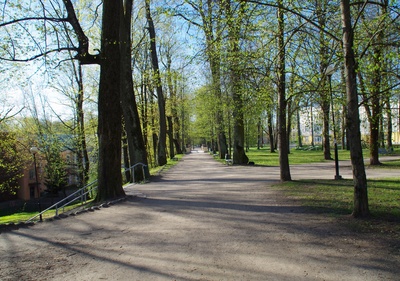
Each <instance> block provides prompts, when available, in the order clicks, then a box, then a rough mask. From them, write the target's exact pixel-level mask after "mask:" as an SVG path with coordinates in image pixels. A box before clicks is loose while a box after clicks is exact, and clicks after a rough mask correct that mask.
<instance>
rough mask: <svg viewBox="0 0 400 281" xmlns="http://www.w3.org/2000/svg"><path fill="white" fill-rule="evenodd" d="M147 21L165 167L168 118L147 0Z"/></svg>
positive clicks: (160, 152)
mask: <svg viewBox="0 0 400 281" xmlns="http://www.w3.org/2000/svg"><path fill="white" fill-rule="evenodd" d="M145 3H146V19H147V23H148V25H149V35H150V52H151V63H152V65H153V72H154V80H155V83H156V91H157V101H158V113H159V119H160V120H159V122H160V131H159V135H158V144H157V164H158V165H159V166H163V165H165V164H167V151H166V146H167V118H166V115H165V98H164V93H163V88H162V82H161V76H160V75H161V73H160V68H159V66H158V56H157V47H156V31H155V28H154V23H153V19H152V17H151V8H150V0H146V1H145Z"/></svg>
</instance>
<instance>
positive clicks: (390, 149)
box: [378, 147, 393, 154]
mask: <svg viewBox="0 0 400 281" xmlns="http://www.w3.org/2000/svg"><path fill="white" fill-rule="evenodd" d="M378 153H379V154H392V153H393V148H392V147H391V148H389V149H386V148H383V147H380V148H378Z"/></svg>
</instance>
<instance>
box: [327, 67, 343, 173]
mask: <svg viewBox="0 0 400 281" xmlns="http://www.w3.org/2000/svg"><path fill="white" fill-rule="evenodd" d="M334 72H335V67H334V66H333V65H328V67H327V68H326V70H325V75H326V76H328V80H329V92H330V94H331V105H332V123H333V145H334V148H335V170H336V174H335V180H341V179H342V176H341V175H339V156H338V148H337V141H336V125H335V124H336V123H335V112H334V109H333V95H332V74H333V73H334Z"/></svg>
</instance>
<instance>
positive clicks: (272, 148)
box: [267, 111, 275, 153]
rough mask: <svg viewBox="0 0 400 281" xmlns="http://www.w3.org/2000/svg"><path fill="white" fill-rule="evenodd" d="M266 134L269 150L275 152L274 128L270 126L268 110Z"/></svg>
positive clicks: (270, 119)
mask: <svg viewBox="0 0 400 281" xmlns="http://www.w3.org/2000/svg"><path fill="white" fill-rule="evenodd" d="M267 118H268V120H267V122H268V136H269V146H270V147H269V151H270V152H271V153H274V152H275V139H274V130H273V128H272V112H271V111H268V116H267Z"/></svg>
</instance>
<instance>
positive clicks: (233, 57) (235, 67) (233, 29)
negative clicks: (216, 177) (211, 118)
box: [225, 0, 249, 165]
mask: <svg viewBox="0 0 400 281" xmlns="http://www.w3.org/2000/svg"><path fill="white" fill-rule="evenodd" d="M244 9H245V7H244V3H243V2H241V4H240V8H239V11H238V15H237V17H234V15H233V13H232V8H231V2H230V0H227V1H225V13H226V17H227V20H228V23H227V26H228V41H229V49H228V52H229V54H228V56H229V59H230V61H229V75H230V78H231V81H230V83H231V91H232V92H231V94H232V101H233V114H232V115H233V164H239V165H241V164H247V163H248V162H249V158H248V157H247V155H246V152H245V131H244V114H243V107H244V106H243V99H242V94H241V84H240V81H241V75H240V69H239V59H240V51H239V39H240V38H239V36H240V24H241V18H242V14H243V11H244Z"/></svg>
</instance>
